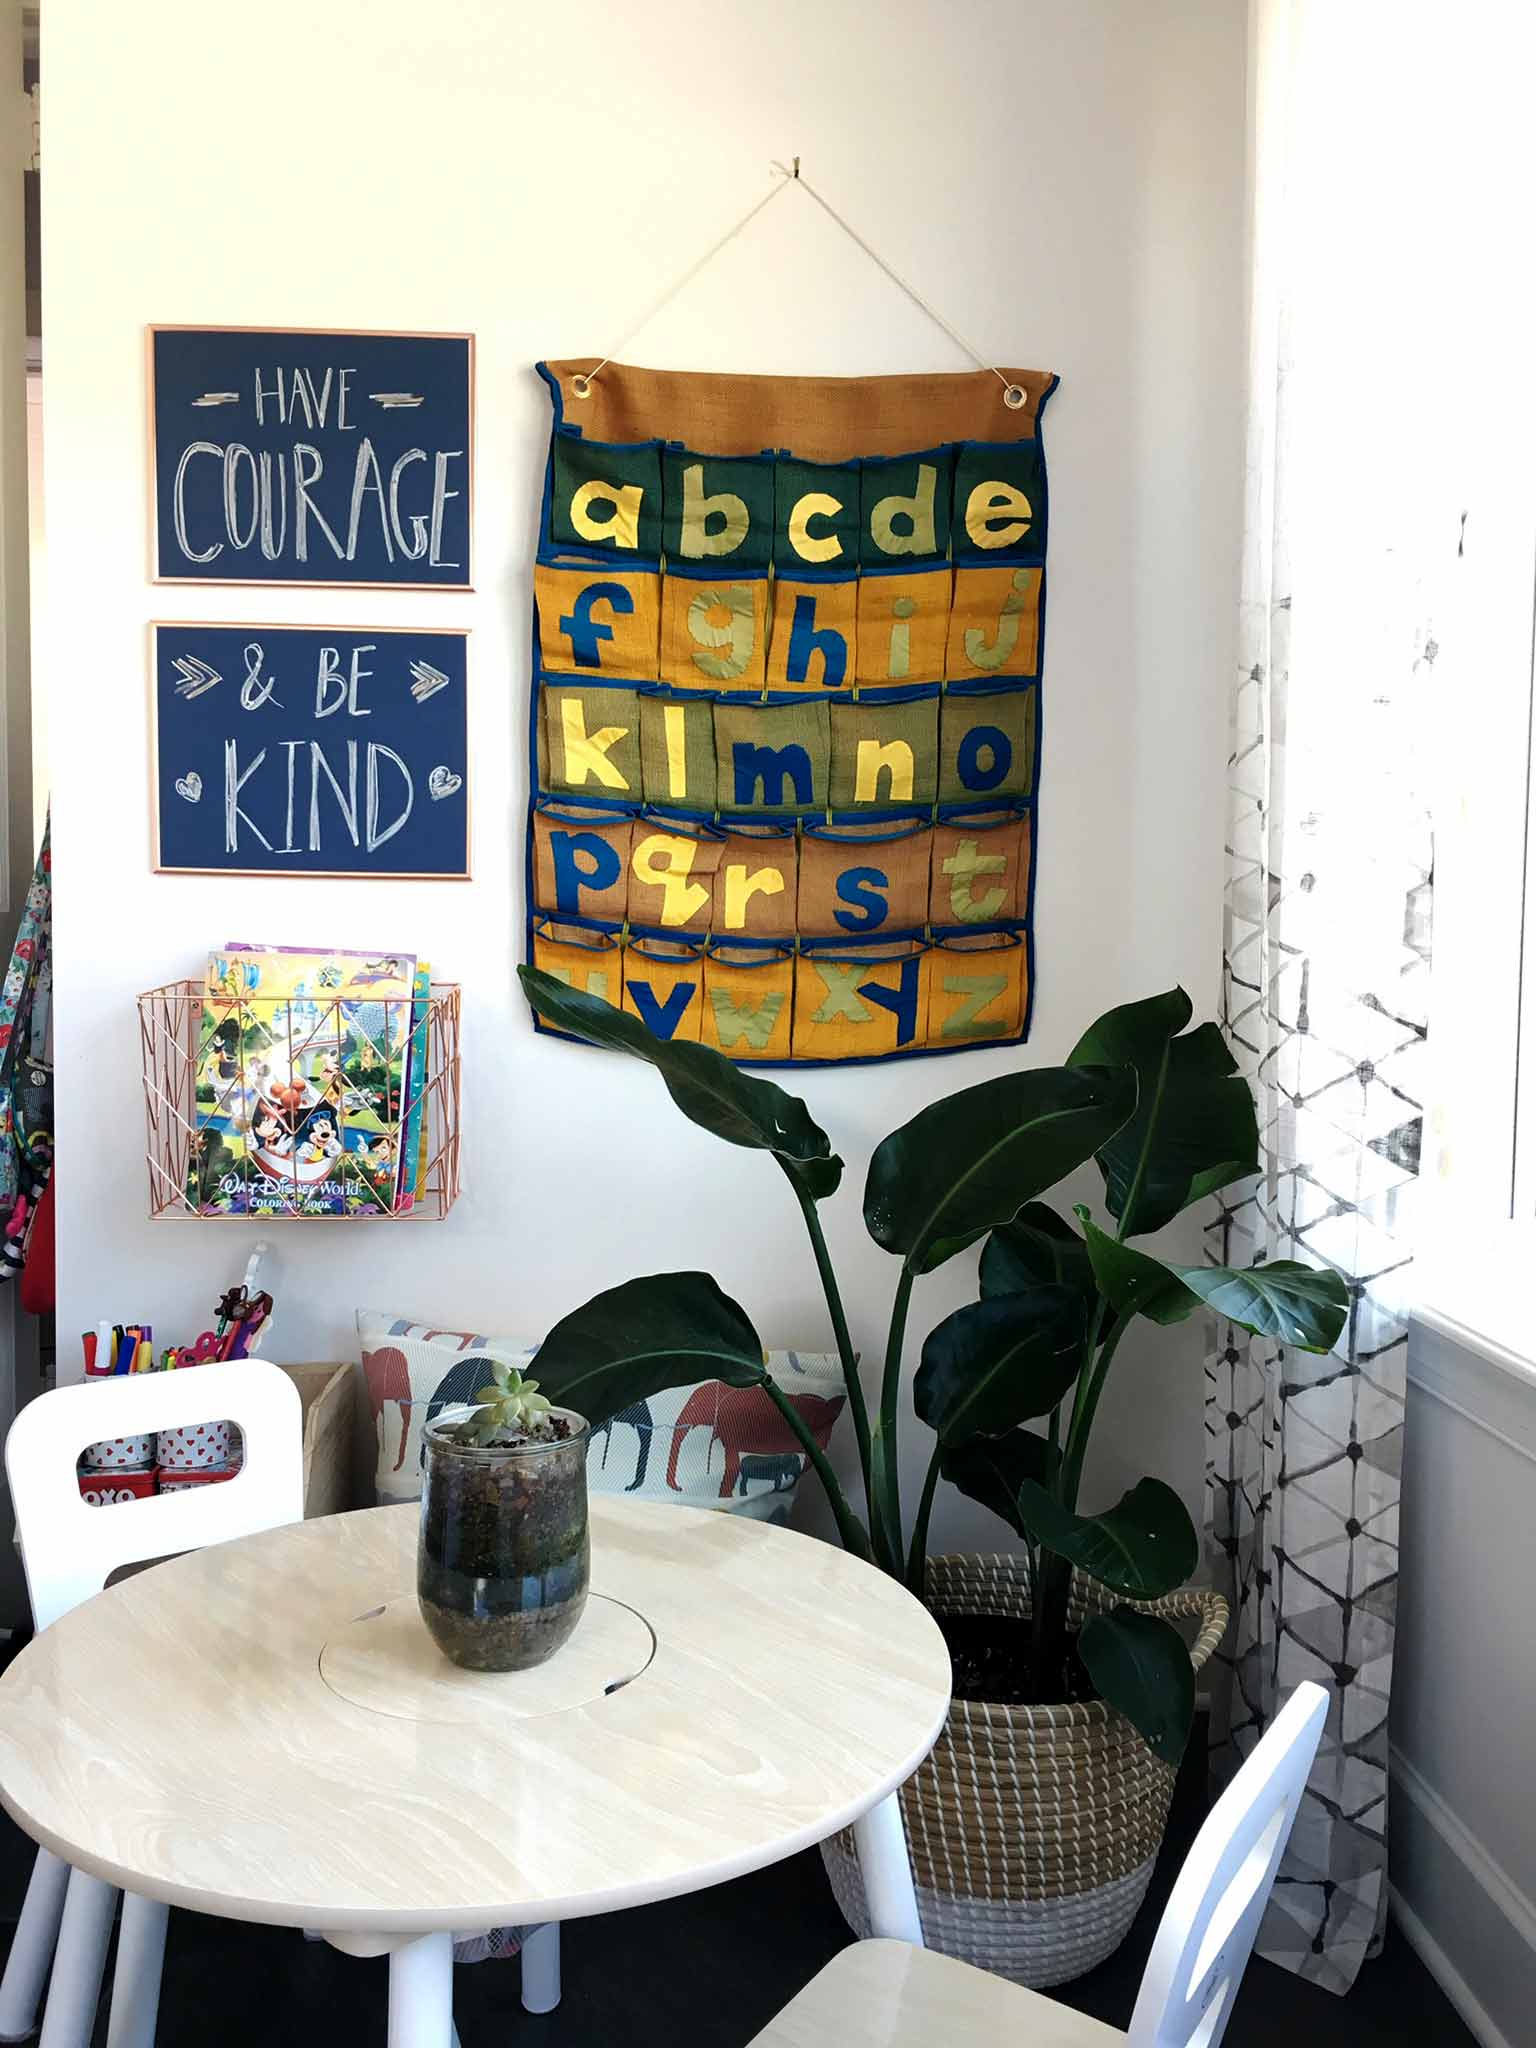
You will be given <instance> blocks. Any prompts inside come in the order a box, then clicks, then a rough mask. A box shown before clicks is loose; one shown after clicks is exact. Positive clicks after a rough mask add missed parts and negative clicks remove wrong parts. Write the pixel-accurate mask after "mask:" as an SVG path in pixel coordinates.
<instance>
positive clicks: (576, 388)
mask: <svg viewBox="0 0 1536 2048" xmlns="http://www.w3.org/2000/svg"><path fill="white" fill-rule="evenodd" d="M571 396H572V398H590V397H591V396H592V379H591V378H590V377H582V376H575V377H573V378H572V379H571ZM1008 402H1009V403H1010V404H1011V403H1012V400H1009V401H1008Z"/></svg>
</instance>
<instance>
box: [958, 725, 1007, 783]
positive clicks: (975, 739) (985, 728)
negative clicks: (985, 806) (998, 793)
mask: <svg viewBox="0 0 1536 2048" xmlns="http://www.w3.org/2000/svg"><path fill="white" fill-rule="evenodd" d="M983 754H985V755H986V756H987V760H986V762H985V765H983V762H982V758H981V757H982V755H983ZM1012 766H1013V741H1012V740H1011V739H1009V737H1008V735H1007V733H1005V732H1004V731H1002V729H1001V728H1000V727H998V726H995V725H973V726H972V727H971V729H970V731H969V732H968V733H967V734H966V735H965V737H964V738H963V739H962V740H961V742H960V745H959V747H958V749H957V750H956V753H955V771H956V773H957V774H958V775H959V777H960V780H961V781H962V782H963V783H964V784H965V786H966V788H967V789H976V790H987V789H996V788H997V786H998V784H999V783H1000V782H1002V781H1004V780H1005V779H1006V777H1007V774H1008V771H1009V769H1010V768H1011V767H1012Z"/></svg>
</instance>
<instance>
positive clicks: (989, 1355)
mask: <svg viewBox="0 0 1536 2048" xmlns="http://www.w3.org/2000/svg"><path fill="white" fill-rule="evenodd" d="M1082 1346H1083V1301H1082V1296H1081V1295H1080V1294H1076V1293H1074V1292H1073V1290H1072V1289H1071V1288H1070V1287H1057V1286H1053V1285H1049V1284H1047V1285H1045V1286H1036V1287H1031V1288H1030V1289H1029V1290H1028V1292H1027V1293H1023V1294H1004V1295H999V1296H998V1298H997V1299H996V1300H995V1301H973V1302H969V1303H967V1305H966V1306H965V1307H964V1308H957V1309H956V1310H955V1312H954V1314H953V1315H949V1316H946V1317H945V1318H944V1320H943V1322H942V1323H940V1324H939V1325H938V1327H937V1328H936V1329H933V1330H931V1331H930V1332H929V1333H928V1340H927V1342H926V1343H925V1344H924V1345H923V1356H922V1363H921V1364H920V1365H919V1366H918V1368H917V1375H916V1378H915V1379H914V1380H913V1383H912V1400H913V1406H914V1407H915V1408H916V1409H917V1412H918V1415H919V1416H920V1417H921V1419H922V1420H923V1421H924V1422H926V1423H927V1424H928V1427H929V1428H930V1429H932V1430H936V1431H937V1432H938V1435H939V1436H940V1438H941V1439H942V1440H943V1442H944V1443H945V1444H946V1445H948V1444H959V1443H964V1442H965V1441H966V1439H967V1438H968V1437H973V1436H997V1435H1000V1434H1001V1432H1002V1431H1003V1430H1006V1429H1012V1428H1014V1426H1015V1425H1016V1424H1018V1423H1020V1422H1029V1421H1031V1420H1032V1419H1033V1418H1034V1417H1035V1416H1037V1415H1048V1414H1049V1413H1050V1411H1051V1410H1052V1409H1053V1408H1054V1407H1055V1406H1056V1404H1057V1402H1058V1401H1059V1400H1060V1399H1061V1398H1062V1396H1063V1395H1064V1394H1065V1393H1066V1391H1067V1389H1068V1388H1069V1387H1070V1386H1071V1385H1072V1382H1073V1381H1074V1380H1075V1379H1076V1378H1077V1370H1078V1367H1079V1365H1080V1364H1081V1363H1082Z"/></svg>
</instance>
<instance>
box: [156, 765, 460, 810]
mask: <svg viewBox="0 0 1536 2048" xmlns="http://www.w3.org/2000/svg"><path fill="white" fill-rule="evenodd" d="M177 786H178V788H179V787H180V785H179V784H178V785H177ZM463 787H464V778H463V776H462V775H455V774H454V772H453V770H452V769H451V768H434V769H433V770H432V773H431V774H430V775H429V776H428V777H427V794H428V795H429V796H430V797H431V799H432V801H433V803H435V804H440V803H441V802H442V800H443V798H444V797H445V796H455V795H457V794H458V792H459V791H460V790H461V789H462V788H463Z"/></svg>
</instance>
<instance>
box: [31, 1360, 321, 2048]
mask: <svg viewBox="0 0 1536 2048" xmlns="http://www.w3.org/2000/svg"><path fill="white" fill-rule="evenodd" d="M225 1419H227V1420H229V1421H231V1422H236V1423H238V1424H239V1426H240V1430H241V1433H242V1435H243V1436H244V1439H245V1462H244V1466H243V1468H242V1470H241V1471H240V1472H238V1473H237V1474H236V1475H235V1477H234V1478H233V1479H228V1480H221V1481H220V1482H219V1483H218V1484H217V1485H214V1486H197V1487H189V1488H187V1489H186V1490H185V1491H183V1492H178V1493H168V1494H161V1495H159V1496H157V1497H156V1498H154V1499H152V1500H143V1501H131V1502H120V1503H118V1504H116V1505H114V1506H111V1507H93V1506H90V1505H88V1504H87V1503H86V1502H85V1501H83V1500H82V1499H81V1497H80V1490H79V1487H78V1485H77V1483H76V1477H75V1467H76V1461H77V1460H78V1458H79V1456H80V1453H81V1452H82V1451H83V1450H84V1449H85V1446H86V1445H87V1444H88V1443H94V1442H95V1441H96V1440H97V1439H98V1438H101V1437H113V1436H137V1435H139V1434H140V1433H142V1432H145V1431H148V1430H159V1429H173V1428H178V1427H180V1426H182V1425H185V1424H196V1423H199V1422H218V1421H221V1420H225ZM5 1470H6V1477H7V1478H8V1479H9V1481H10V1488H11V1499H12V1501H13V1503H14V1506H15V1511H16V1527H17V1530H18V1532H19V1534H20V1538H21V1554H22V1563H23V1566H24V1567H25V1570H26V1578H27V1592H28V1594H29V1595H30V1597H31V1601H32V1618H33V1621H34V1623H35V1624H36V1626H37V1627H38V1628H40V1629H43V1628H47V1626H48V1625H49V1623H50V1622H53V1621H57V1620H58V1618H59V1616H60V1615H61V1614H67V1613H68V1612H69V1610H70V1609H71V1608H72V1607H77V1606H78V1605H79V1604H80V1602H81V1601H82V1600H86V1599H89V1597H90V1596H91V1595H92V1594H93V1593H99V1592H100V1591H101V1589H102V1587H103V1586H104V1585H105V1584H106V1582H107V1580H108V1579H109V1578H110V1577H111V1576H112V1574H113V1573H114V1572H116V1571H119V1570H121V1569H122V1567H123V1566H124V1565H130V1564H142V1563H144V1562H145V1561H146V1560H148V1559H151V1558H160V1557H170V1556H174V1555H177V1554H179V1553H180V1552H182V1551H187V1550H201V1549H203V1548H204V1547H205V1546H207V1545H208V1544H211V1543H226V1542H229V1541H230V1540H231V1539H232V1538H234V1537H236V1536H250V1535H254V1534H255V1533H256V1532H257V1531H258V1530H261V1529H275V1528H279V1527H281V1525H282V1524H284V1523H285V1522H297V1521H301V1520H302V1519H303V1515H304V1449H303V1418H302V1410H301V1405H300V1401H299V1393H298V1389H297V1388H296V1387H295V1386H294V1384H293V1382H292V1380H290V1379H289V1378H288V1377H287V1376H286V1374H284V1373H282V1372H280V1371H279V1370H278V1368H277V1367H276V1366H275V1365H268V1364H265V1363H264V1362H262V1361H261V1360H259V1359H243V1360H241V1361H240V1362H238V1363H234V1364H227V1365H218V1364H214V1365H201V1366H198V1367H197V1368H196V1369H195V1370H189V1371H182V1372H174V1373H158V1374H134V1375H128V1376H125V1377H123V1378H120V1379H107V1380H97V1381H94V1382H92V1383H91V1384H90V1385H88V1386H76V1387H60V1388H58V1389H57V1390H56V1391H55V1392H53V1393H49V1394H43V1395H41V1396H40V1397H39V1398H38V1399H37V1400H35V1401H32V1402H29V1403H28V1405H27V1406H26V1407H25V1408H23V1409H22V1411H21V1413H20V1414H19V1415H18V1416H17V1417H16V1420H15V1421H14V1423H12V1425H11V1431H10V1435H9V1436H8V1437H7V1439H6V1445H5ZM102 1682H103V1683H104V1684H110V1682H111V1674H110V1673H105V1672H104V1673H103V1674H102ZM116 1899H117V1894H116V1891H115V1890H114V1888H113V1887H112V1886H111V1885H109V1884H105V1883H103V1882H102V1880H101V1879H99V1878H95V1877H90V1876H88V1875H87V1874H86V1872H84V1871H82V1870H71V1869H70V1868H69V1867H68V1865H67V1864H65V1863H63V1862H61V1861H60V1859H59V1858H58V1857H57V1856H54V1855H52V1854H51V1853H50V1852H49V1851H48V1850H46V1849H39V1850H38V1852H37V1862H36V1864H35V1865H34V1867H33V1872H32V1881H31V1883H30V1885H29V1886H28V1888H27V1896H26V1901H25V1903H24V1904H23V1906H22V1909H21V1918H20V1920H19V1921H18V1922H17V1926H16V1936H15V1940H14V1941H13V1942H12V1944H11V1952H10V1956H9V1958H8V1960H7V1962H6V1967H5V1976H4V1979H3V1981H0V2041H20V2040H25V2039H26V2038H27V2036H28V2035H30V2034H32V2033H33V2032H34V2031H35V2030H36V2025H37V2008H38V2003H39V2000H40V1999H41V1997H42V1992H43V1986H44V1984H45V1982H46V1983H47V1985H48V1998H47V2004H46V2007H45V2010H44V2015H43V2038H42V2048H85V2044H86V2043H87V2042H88V2041H89V2040H90V2036H91V2028H92V2026H93V2024H94V2022H95V2018H96V2005H97V2000H98V1999H99V1997H100V1994H101V1976H102V1969H103V1966H104V1964H105V1961H106V1953H107V1941H108V1938H109V1936H110V1934H111V1931H112V1915H113V1910H114V1907H115V1905H116ZM166 1918H167V1908H166V1907H165V1906H163V1905H161V1904H159V1903H158V1902H157V1901H155V1900H153V1899H141V1898H137V1897H134V1896H133V1895H132V1894H129V1895H126V1896H125V1897H124V1899H123V1919H122V1928H121V1930H120V1933H119V1936H118V1952H117V1966H116V1971H115V1974H114V1977H113V1986H112V2015H111V2020H110V2022H109V2026H108V2034H107V2039H108V2042H109V2044H110V2048H152V2044H153V2041H154V2033H155V2014H156V2011H157V2008H158V2006H159V2001H160V1968H161V1963H162V1960H163V1957H164V1953H165V1925H166ZM50 1959H51V1960H52V1964H53V1970H52V1976H51V1977H50V1976H49V1962H50Z"/></svg>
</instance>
